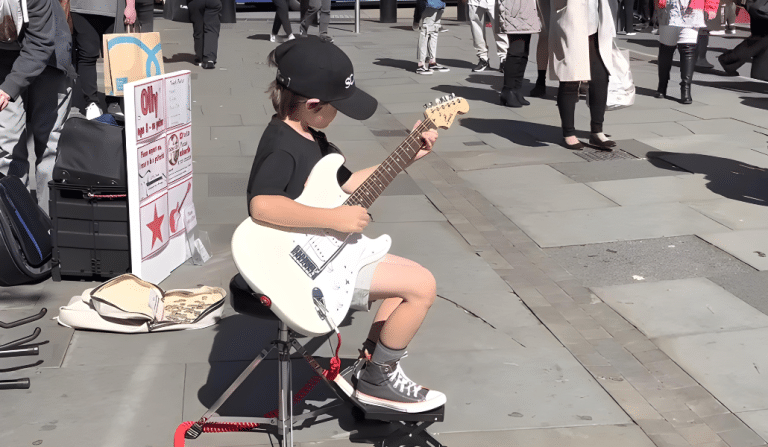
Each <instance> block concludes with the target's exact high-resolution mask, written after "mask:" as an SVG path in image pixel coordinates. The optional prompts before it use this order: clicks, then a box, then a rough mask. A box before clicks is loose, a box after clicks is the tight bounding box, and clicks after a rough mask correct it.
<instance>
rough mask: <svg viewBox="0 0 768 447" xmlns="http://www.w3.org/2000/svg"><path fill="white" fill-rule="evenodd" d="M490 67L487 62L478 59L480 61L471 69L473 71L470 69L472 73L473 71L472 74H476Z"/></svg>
mask: <svg viewBox="0 0 768 447" xmlns="http://www.w3.org/2000/svg"><path fill="white" fill-rule="evenodd" d="M490 66H491V64H489V63H488V61H487V60H485V59H480V60H479V61H478V62H477V65H475V68H473V69H472V71H474V72H476V73H477V72H479V71H483V70H485V69H486V68H489V67H490Z"/></svg>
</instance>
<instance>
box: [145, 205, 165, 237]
mask: <svg viewBox="0 0 768 447" xmlns="http://www.w3.org/2000/svg"><path fill="white" fill-rule="evenodd" d="M163 219H165V215H162V216H160V217H157V204H155V220H153V221H152V222H150V223H148V224H147V228H149V229H150V230H152V247H151V248H154V247H155V240H156V239H160V242H163V235H162V232H161V231H160V225H162V224H163Z"/></svg>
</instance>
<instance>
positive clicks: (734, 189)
mask: <svg viewBox="0 0 768 447" xmlns="http://www.w3.org/2000/svg"><path fill="white" fill-rule="evenodd" d="M647 157H648V161H650V162H651V163H652V164H653V165H654V166H657V167H660V168H664V169H669V165H667V164H666V163H663V162H660V161H666V162H669V163H671V164H673V165H675V166H678V167H680V168H683V169H685V170H686V171H689V172H693V173H696V174H704V175H705V176H706V177H705V179H706V180H709V183H707V189H709V190H710V191H712V192H714V193H715V194H719V195H721V196H723V197H726V198H729V199H733V200H738V201H741V202H746V203H752V204H755V205H763V206H768V188H766V187H765V185H766V184H768V169H765V168H760V167H758V166H753V165H750V164H747V163H742V162H740V161H736V160H731V159H730V158H722V157H715V156H713V155H704V154H685V153H679V152H660V151H653V152H648V155H647Z"/></svg>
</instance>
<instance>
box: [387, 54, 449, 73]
mask: <svg viewBox="0 0 768 447" xmlns="http://www.w3.org/2000/svg"><path fill="white" fill-rule="evenodd" d="M440 63H443V62H442V60H441V61H440ZM373 65H380V66H382V67H392V68H400V69H402V70H407V71H414V70H416V62H411V61H404V60H402V59H390V58H388V57H381V58H378V59H376V60H375V61H373ZM444 65H445V64H444Z"/></svg>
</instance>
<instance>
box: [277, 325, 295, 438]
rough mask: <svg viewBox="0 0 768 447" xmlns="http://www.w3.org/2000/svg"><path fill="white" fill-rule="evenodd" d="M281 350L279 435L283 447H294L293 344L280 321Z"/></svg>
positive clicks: (286, 328)
mask: <svg viewBox="0 0 768 447" xmlns="http://www.w3.org/2000/svg"><path fill="white" fill-rule="evenodd" d="M278 332H279V337H278V339H279V340H280V348H279V351H278V359H279V361H278V362H277V363H278V369H279V371H278V381H279V387H280V394H279V395H278V397H277V399H278V402H277V406H278V408H279V410H278V411H279V414H278V421H277V433H278V434H279V435H280V437H281V438H282V446H283V447H293V418H292V415H293V401H292V396H293V392H292V388H293V387H292V386H291V385H292V383H291V382H292V378H291V344H290V334H289V331H288V326H286V324H285V323H283V322H282V321H280V329H279V330H278Z"/></svg>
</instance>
